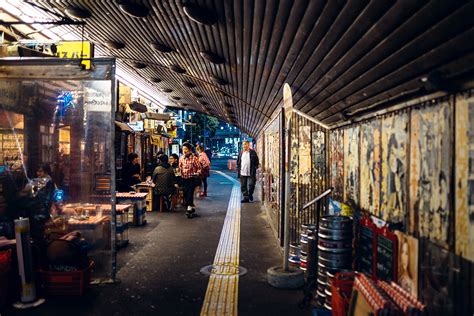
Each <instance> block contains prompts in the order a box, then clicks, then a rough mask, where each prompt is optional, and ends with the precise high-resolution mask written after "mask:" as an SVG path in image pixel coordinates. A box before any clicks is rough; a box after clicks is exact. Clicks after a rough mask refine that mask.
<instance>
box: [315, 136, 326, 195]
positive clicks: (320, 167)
mask: <svg viewBox="0 0 474 316" xmlns="http://www.w3.org/2000/svg"><path fill="white" fill-rule="evenodd" d="M312 135H313V136H312V146H313V148H312V154H313V183H314V185H315V187H314V190H315V192H321V191H323V190H324V189H325V188H326V183H325V179H324V177H325V174H326V142H325V135H326V134H325V133H324V132H323V131H315V132H313V133H312Z"/></svg>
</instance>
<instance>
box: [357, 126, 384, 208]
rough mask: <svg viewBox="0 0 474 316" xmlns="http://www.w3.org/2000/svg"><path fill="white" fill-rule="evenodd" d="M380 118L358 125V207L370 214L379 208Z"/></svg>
mask: <svg viewBox="0 0 474 316" xmlns="http://www.w3.org/2000/svg"><path fill="white" fill-rule="evenodd" d="M380 126H381V123H380V120H374V121H370V122H368V123H365V124H362V125H361V127H360V134H361V136H360V137H361V143H360V207H361V208H362V209H364V210H367V211H369V212H371V213H372V214H378V213H379V208H380Z"/></svg>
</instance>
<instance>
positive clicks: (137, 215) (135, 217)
mask: <svg viewBox="0 0 474 316" xmlns="http://www.w3.org/2000/svg"><path fill="white" fill-rule="evenodd" d="M147 196H148V193H137V192H135V191H132V192H117V193H116V194H115V199H116V200H117V203H120V204H132V205H133V212H131V213H129V217H128V222H129V223H131V224H132V225H134V226H143V225H145V224H146V216H145V212H146V202H145V201H146V197H147ZM110 197H111V196H110V194H106V195H91V198H93V199H96V200H107V201H108V200H110ZM120 204H117V206H118V205H120Z"/></svg>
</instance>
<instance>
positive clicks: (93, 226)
mask: <svg viewBox="0 0 474 316" xmlns="http://www.w3.org/2000/svg"><path fill="white" fill-rule="evenodd" d="M98 206H99V207H100V208H101V209H102V215H100V214H96V211H97V207H98ZM132 206H133V205H132V204H117V205H116V206H115V210H116V229H115V234H116V235H115V241H116V245H117V247H125V246H127V245H128V243H129V240H128V217H129V210H130V208H131V207H132ZM63 211H64V212H69V213H77V212H78V211H82V212H84V213H86V212H87V213H88V214H89V215H90V216H89V218H87V219H77V218H69V219H68V220H67V225H68V230H69V231H72V230H80V231H87V234H88V235H89V237H92V240H96V239H97V238H95V237H96V236H98V235H99V236H100V232H99V231H97V229H99V227H100V226H101V225H104V223H105V226H107V223H106V222H109V221H110V215H111V211H112V205H110V204H67V205H65V206H64V208H63ZM104 214H105V215H104ZM91 230H92V232H90V231H91ZM105 231H107V229H106V230H105ZM91 233H92V236H90V235H91ZM103 237H104V236H103ZM105 238H108V237H107V236H105Z"/></svg>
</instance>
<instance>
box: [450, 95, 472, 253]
mask: <svg viewBox="0 0 474 316" xmlns="http://www.w3.org/2000/svg"><path fill="white" fill-rule="evenodd" d="M455 126H456V170H455V173H456V174H455V187H456V198H455V205H456V219H455V223H456V254H457V255H460V256H462V257H464V258H466V259H468V260H471V261H474V246H473V245H474V97H473V96H470V97H469V96H468V95H460V96H458V97H457V99H456V123H455Z"/></svg>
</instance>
